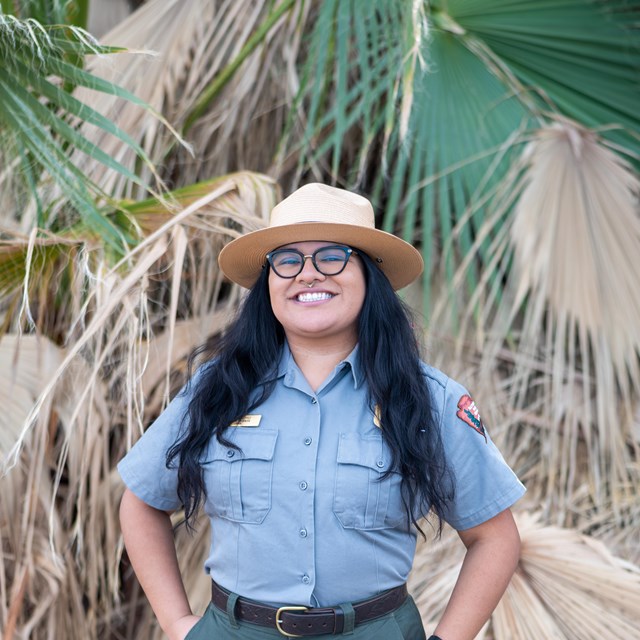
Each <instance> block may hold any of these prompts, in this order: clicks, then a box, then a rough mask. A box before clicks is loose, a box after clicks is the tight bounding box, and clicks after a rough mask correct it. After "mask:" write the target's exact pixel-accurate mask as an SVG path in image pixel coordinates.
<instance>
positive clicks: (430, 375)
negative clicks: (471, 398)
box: [420, 360, 469, 401]
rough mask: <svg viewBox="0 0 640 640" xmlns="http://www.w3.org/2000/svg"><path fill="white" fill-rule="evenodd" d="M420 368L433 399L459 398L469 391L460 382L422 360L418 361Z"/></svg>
mask: <svg viewBox="0 0 640 640" xmlns="http://www.w3.org/2000/svg"><path fill="white" fill-rule="evenodd" d="M420 369H421V371H422V374H423V375H424V378H425V381H426V383H427V386H428V387H429V391H430V392H431V394H432V396H433V397H434V398H435V399H437V398H441V399H442V400H443V401H444V400H446V399H447V398H450V397H458V398H459V397H460V396H462V395H465V394H468V393H469V392H468V391H467V389H466V388H465V387H464V386H463V385H462V384H460V383H459V382H457V381H456V380H454V379H453V378H450V377H449V376H448V375H446V374H445V373H443V372H442V371H440V369H436V368H435V367H432V366H431V365H429V364H427V363H426V362H423V361H422V360H421V361H420Z"/></svg>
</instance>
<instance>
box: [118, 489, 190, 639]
mask: <svg viewBox="0 0 640 640" xmlns="http://www.w3.org/2000/svg"><path fill="white" fill-rule="evenodd" d="M120 525H121V527H122V535H123V537H124V543H125V546H126V548H127V554H128V555H129V559H130V560H131V565H132V566H133V570H134V571H135V573H136V576H137V578H138V581H139V582H140V584H141V586H142V588H143V590H144V592H145V594H146V596H147V598H148V600H149V602H150V604H151V608H152V609H153V612H154V613H155V614H156V617H157V619H158V622H159V623H160V626H161V627H162V629H163V631H164V632H165V633H166V634H167V636H168V637H169V638H170V639H171V640H184V637H185V636H186V635H187V633H188V632H189V630H190V629H191V628H192V627H193V626H194V625H195V623H196V622H198V620H199V617H198V616H194V615H192V613H191V608H190V606H189V601H188V600H187V594H186V592H185V589H184V585H183V583H182V578H181V576H180V569H179V568H178V559H177V556H176V548H175V544H174V542H173V530H172V527H171V520H170V518H169V515H168V514H167V513H166V512H165V511H159V510H158V509H154V508H153V507H150V506H149V505H148V504H146V503H145V502H143V501H142V500H140V499H139V498H138V497H136V496H135V494H134V493H132V492H131V491H130V490H129V489H126V490H125V492H124V495H123V496H122V502H121V503H120Z"/></svg>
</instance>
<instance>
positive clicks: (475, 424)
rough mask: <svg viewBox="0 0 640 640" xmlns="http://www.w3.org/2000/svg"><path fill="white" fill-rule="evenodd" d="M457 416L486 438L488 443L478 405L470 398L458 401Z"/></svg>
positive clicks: (465, 397)
mask: <svg viewBox="0 0 640 640" xmlns="http://www.w3.org/2000/svg"><path fill="white" fill-rule="evenodd" d="M456 415H457V416H458V418H460V420H462V422H464V423H465V424H467V425H469V426H470V427H471V428H472V429H474V430H475V431H477V432H478V433H479V434H480V435H481V436H482V437H483V438H484V440H485V442H486V441H487V434H486V433H485V430H484V425H483V424H482V420H481V419H480V412H479V411H478V407H476V403H475V402H474V401H473V400H472V399H471V398H470V397H469V396H467V395H464V396H462V398H460V400H458V411H457V412H456Z"/></svg>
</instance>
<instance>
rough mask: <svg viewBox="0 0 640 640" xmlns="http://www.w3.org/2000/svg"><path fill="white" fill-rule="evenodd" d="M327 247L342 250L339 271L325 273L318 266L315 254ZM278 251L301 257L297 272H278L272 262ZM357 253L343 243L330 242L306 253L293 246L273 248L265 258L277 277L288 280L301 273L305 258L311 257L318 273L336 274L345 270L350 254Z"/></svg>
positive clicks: (354, 254)
mask: <svg viewBox="0 0 640 640" xmlns="http://www.w3.org/2000/svg"><path fill="white" fill-rule="evenodd" d="M327 249H340V250H341V251H344V262H343V264H342V267H341V268H340V270H339V271H336V272H335V273H325V272H324V271H323V270H322V269H321V268H320V267H319V266H318V263H317V262H316V255H317V254H318V253H319V252H320V251H326V250H327ZM279 253H297V254H298V255H299V256H300V257H301V258H302V261H301V262H300V269H299V270H298V272H297V273H294V274H293V275H291V276H283V275H281V274H279V273H278V270H277V269H276V267H275V266H274V264H273V257H274V256H276V255H278V254H279ZM357 255H358V252H357V251H356V250H355V249H352V248H351V247H347V246H346V245H344V244H330V245H327V246H326V247H319V248H318V249H316V250H315V251H314V252H313V253H308V254H306V255H305V254H304V253H302V251H299V250H298V249H293V248H292V249H275V250H274V251H270V252H269V253H267V256H266V258H267V262H268V263H269V266H270V267H271V268H272V269H273V272H274V273H275V274H276V275H277V276H278V277H279V278H285V279H287V280H290V279H291V278H297V277H298V276H299V275H300V274H301V273H302V270H303V269H304V265H305V262H306V261H307V258H311V264H313V266H314V267H315V269H316V271H317V272H318V273H321V274H322V275H323V276H337V275H339V274H340V273H342V272H343V271H344V270H345V268H346V266H347V263H348V262H349V258H351V256H357Z"/></svg>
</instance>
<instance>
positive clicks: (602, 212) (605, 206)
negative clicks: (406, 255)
mask: <svg viewBox="0 0 640 640" xmlns="http://www.w3.org/2000/svg"><path fill="white" fill-rule="evenodd" d="M639 190H640V182H639V181H638V178H637V174H636V173H635V172H634V171H633V169H632V168H631V167H630V165H629V164H628V163H626V162H625V161H624V160H623V159H622V158H621V157H620V156H619V155H617V154H615V153H613V151H612V150H611V149H610V148H609V146H608V145H607V144H605V142H604V141H603V140H602V139H601V138H600V137H598V136H597V135H596V134H594V133H593V132H592V131H589V130H586V129H583V128H581V127H579V126H577V125H576V124H575V123H571V122H568V121H558V122H556V123H555V124H550V125H549V126H547V127H544V128H542V129H540V130H538V131H537V133H535V135H534V136H533V138H532V140H531V142H530V143H529V144H528V145H527V146H526V148H525V149H524V151H523V154H522V156H521V160H520V162H519V163H516V164H514V167H513V169H512V171H511V173H510V174H509V175H508V176H507V178H505V181H504V183H503V184H502V185H501V186H500V188H499V189H498V191H497V196H496V199H495V203H496V209H495V211H496V213H495V215H494V217H493V219H490V220H488V221H487V222H486V223H485V227H483V228H481V229H480V230H479V232H478V238H477V240H476V245H475V246H474V248H473V250H472V251H471V252H470V256H469V261H468V262H471V261H472V260H473V259H474V256H475V255H476V254H477V253H478V252H479V251H480V243H481V242H482V239H483V238H484V237H488V236H490V235H492V232H491V231H489V230H488V229H487V228H486V227H488V226H492V227H493V231H495V233H493V235H494V237H495V238H496V239H495V241H494V242H493V244H492V245H490V250H491V254H492V260H491V262H489V263H488V265H487V269H486V272H485V276H484V278H483V280H482V281H481V282H480V284H479V286H478V288H477V290H476V295H475V297H474V298H473V299H472V301H471V305H470V306H469V312H468V313H467V315H466V317H464V318H463V322H462V325H463V328H462V331H461V335H462V336H465V335H468V334H467V333H466V327H467V326H468V324H469V323H471V322H475V319H474V318H472V317H471V309H478V313H479V318H480V322H479V324H480V325H482V326H483V327H487V328H488V329H487V330H486V332H485V333H482V334H479V335H478V336H477V337H478V340H479V341H480V343H479V344H481V345H482V346H481V349H482V350H483V358H484V369H483V370H484V371H485V372H487V371H489V370H492V369H493V368H494V367H496V365H497V363H498V362H499V359H500V357H501V354H502V352H503V349H504V345H505V344H506V343H508V342H509V341H510V340H512V339H514V338H515V339H517V345H518V346H517V354H516V357H515V359H514V361H513V363H512V365H511V367H510V372H511V373H510V374H509V376H508V378H509V385H510V388H511V394H512V395H511V401H510V402H511V403H512V406H513V408H514V409H515V410H516V411H521V412H523V411H524V412H527V411H530V410H531V411H534V412H535V413H538V414H541V418H542V421H543V422H544V423H545V424H546V425H547V428H545V429H542V430H540V431H539V433H538V438H539V442H540V456H541V462H542V464H543V467H544V468H543V469H542V470H541V477H543V478H545V483H544V484H545V486H546V487H547V490H548V492H549V493H548V498H549V500H551V502H552V503H554V505H555V508H556V509H557V508H560V512H563V511H564V509H566V508H567V505H566V504H564V500H565V499H567V497H568V496H570V495H572V494H573V492H574V491H575V490H576V489H577V488H578V486H579V485H580V484H581V483H582V482H583V479H584V478H585V477H586V478H588V483H589V486H590V487H591V492H592V500H593V502H594V504H604V503H605V502H606V500H607V499H608V497H614V498H616V499H617V500H619V501H621V502H623V501H624V500H625V498H624V493H625V491H628V490H630V487H631V486H633V483H631V484H629V482H630V475H629V474H630V473H631V470H632V468H633V467H632V465H630V462H631V459H632V457H633V456H634V455H637V447H638V442H637V440H634V438H635V436H634V435H633V423H634V411H635V409H634V407H635V404H634V403H635V400H634V398H635V397H636V395H637V390H638V389H640V367H639V360H638V357H639V356H640V333H639V331H638V323H637V318H639V317H640V306H639V305H638V298H639V290H638V280H637V275H636V271H637V268H636V267H637V259H636V256H637V255H638V252H639V251H640V223H639V221H638V220H639V219H638V214H637V206H638V205H637V203H638V193H639ZM514 202H515V203H516V204H515V208H514V209H513V212H512V213H511V214H510V213H509V211H510V210H511V207H512V206H513V203H514ZM466 266H467V264H466V263H463V265H462V266H461V268H460V270H459V272H458V274H457V276H456V280H455V281H454V282H462V281H463V279H464V278H465V274H464V270H465V268H466ZM507 267H508V268H507ZM496 281H501V282H503V283H506V284H505V285H503V286H504V295H501V296H498V295H496V294H495V285H494V284H493V283H495V282H496ZM443 305H444V306H446V305H447V303H446V298H443ZM444 306H443V307H439V310H440V309H444ZM439 310H438V313H437V315H438V316H439ZM541 397H544V398H545V401H544V402H543V403H542V404H540V402H539V401H540V398H541ZM517 431H518V432H519V430H517ZM515 433H516V431H514V438H515V437H516V436H515ZM634 442H635V444H634ZM630 445H631V448H630ZM583 448H586V451H587V456H586V458H582V457H581V456H580V455H579V452H580V451H581V450H582V449H583ZM634 451H635V452H636V453H633V452H634ZM542 452H545V453H542ZM630 456H631V457H630ZM623 487H626V489H623ZM561 496H565V498H561ZM557 500H560V501H561V502H562V504H558V503H557V502H556V501H557Z"/></svg>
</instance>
